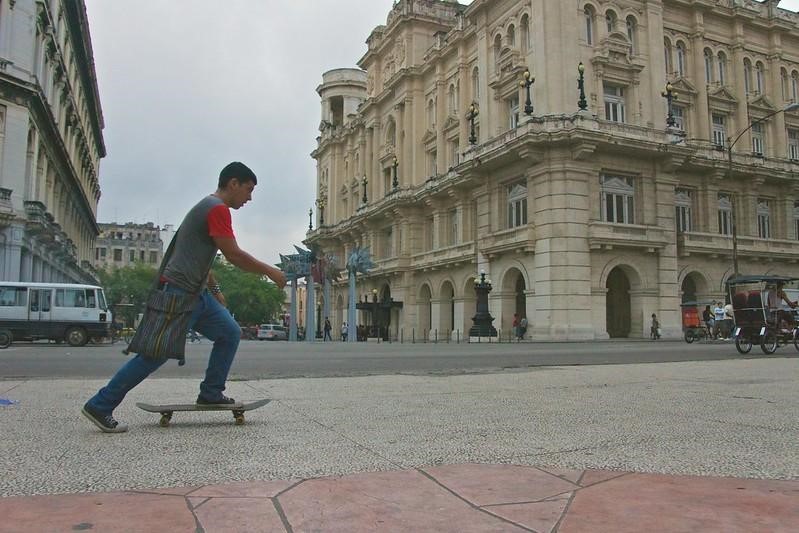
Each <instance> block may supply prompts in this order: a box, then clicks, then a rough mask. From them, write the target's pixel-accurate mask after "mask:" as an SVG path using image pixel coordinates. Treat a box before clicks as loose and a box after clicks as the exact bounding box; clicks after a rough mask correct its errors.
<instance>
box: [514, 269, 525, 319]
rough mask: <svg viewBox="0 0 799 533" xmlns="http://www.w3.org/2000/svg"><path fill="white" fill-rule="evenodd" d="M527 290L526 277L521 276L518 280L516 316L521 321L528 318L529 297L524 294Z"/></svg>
mask: <svg viewBox="0 0 799 533" xmlns="http://www.w3.org/2000/svg"><path fill="white" fill-rule="evenodd" d="M526 289H527V287H526V285H525V283H524V277H522V276H519V279H517V280H516V314H518V315H519V318H520V319H521V318H524V317H526V316H527V297H526V296H525V294H524V291H525V290H526Z"/></svg>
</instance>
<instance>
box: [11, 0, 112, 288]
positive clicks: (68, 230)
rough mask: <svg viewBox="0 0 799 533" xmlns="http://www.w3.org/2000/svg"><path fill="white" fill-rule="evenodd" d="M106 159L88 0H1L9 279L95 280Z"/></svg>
mask: <svg viewBox="0 0 799 533" xmlns="http://www.w3.org/2000/svg"><path fill="white" fill-rule="evenodd" d="M104 156H105V146H104V144H103V116H102V111H101V108H100V99H99V95H98V91H97V80H96V76H95V70H94V58H93V55H92V46H91V39H90V37H89V25H88V20H87V17H86V10H85V5H84V2H83V0H46V1H44V0H38V1H36V0H16V1H4V2H0V239H2V242H0V279H3V280H11V281H85V282H93V281H94V279H95V276H94V274H95V272H94V269H93V266H92V264H91V262H92V259H93V258H94V239H95V237H96V236H97V234H98V227H97V222H96V213H97V202H98V200H99V199H100V184H99V181H98V175H99V163H100V159H101V158H102V157H104Z"/></svg>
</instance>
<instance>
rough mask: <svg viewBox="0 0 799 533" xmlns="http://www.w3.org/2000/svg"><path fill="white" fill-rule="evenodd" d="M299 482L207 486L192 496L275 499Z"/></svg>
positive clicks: (253, 482) (255, 482)
mask: <svg viewBox="0 0 799 533" xmlns="http://www.w3.org/2000/svg"><path fill="white" fill-rule="evenodd" d="M297 481H298V480H294V481H291V480H289V481H242V482H239V483H225V484H224V485H206V486H205V487H202V488H201V489H197V490H196V491H194V492H192V493H191V496H192V497H194V498H198V497H205V498H208V497H211V498H220V497H221V498H274V497H275V496H277V495H278V494H279V493H280V492H283V491H284V490H286V489H287V488H289V487H290V486H292V485H294V484H295V483H297Z"/></svg>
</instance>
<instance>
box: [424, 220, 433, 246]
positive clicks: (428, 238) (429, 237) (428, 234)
mask: <svg viewBox="0 0 799 533" xmlns="http://www.w3.org/2000/svg"><path fill="white" fill-rule="evenodd" d="M434 245H435V219H434V218H433V217H427V224H425V248H426V249H427V250H432V249H433V246H434Z"/></svg>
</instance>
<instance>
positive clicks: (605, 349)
mask: <svg viewBox="0 0 799 533" xmlns="http://www.w3.org/2000/svg"><path fill="white" fill-rule="evenodd" d="M122 348H123V344H121V343H118V344H116V345H113V346H112V345H100V346H94V345H87V346H85V347H82V348H73V347H71V346H67V345H63V344H62V345H57V344H47V343H15V344H13V345H12V346H11V347H10V348H8V349H6V350H0V378H4V379H30V378H34V379H36V378H50V379H55V378H78V379H83V378H85V379H104V378H108V377H110V376H111V375H113V373H114V372H116V370H117V369H118V368H119V367H120V366H121V365H122V364H123V363H124V361H125V360H126V358H127V357H129V356H126V355H123V354H122V353H121V350H122ZM210 350H211V343H210V342H209V341H208V340H204V341H203V342H202V343H201V344H197V343H194V344H188V345H187V346H186V360H187V363H186V365H185V366H182V367H180V366H178V365H177V363H176V362H174V361H170V362H168V363H167V364H165V365H164V366H163V367H162V368H161V369H159V370H158V372H157V373H156V374H155V375H154V376H153V377H156V378H198V377H202V376H203V374H204V372H205V366H206V363H207V360H208V354H209V353H210ZM797 355H799V352H797V351H796V349H795V348H794V347H793V346H783V347H781V348H780V349H779V350H777V352H776V353H775V354H774V355H773V356H766V355H764V354H763V353H762V352H761V351H760V348H759V347H758V346H755V347H753V348H752V351H751V352H750V353H749V354H747V355H746V356H742V355H741V354H739V353H738V352H737V351H736V349H735V345H734V344H733V343H732V342H723V341H716V342H706V343H705V342H699V343H694V344H690V345H689V344H686V343H684V342H676V341H659V342H650V341H603V342H583V343H521V344H485V343H481V344H464V343H460V344H456V343H449V344H447V343H439V344H432V343H430V344H408V343H405V344H396V343H394V344H385V343H382V344H375V343H342V342H327V343H321V342H319V343H304V342H299V343H288V342H268V341H267V342H258V341H242V342H241V344H240V346H239V351H238V354H237V355H236V360H235V362H234V363H233V369H232V371H231V375H230V378H231V379H233V380H241V379H247V380H250V379H276V378H302V377H315V378H316V377H344V376H347V377H349V376H368V375H397V374H408V375H422V376H423V375H458V374H471V373H478V374H479V373H493V372H497V371H511V370H523V369H527V368H532V367H540V366H562V365H607V364H633V363H664V362H686V361H711V360H729V359H763V358H766V357H780V358H783V357H797Z"/></svg>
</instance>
